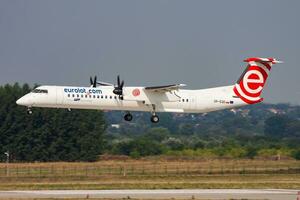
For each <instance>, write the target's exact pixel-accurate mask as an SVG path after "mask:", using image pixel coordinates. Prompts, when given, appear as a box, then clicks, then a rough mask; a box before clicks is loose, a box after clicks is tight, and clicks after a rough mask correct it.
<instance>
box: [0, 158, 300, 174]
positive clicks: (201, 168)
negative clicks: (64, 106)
mask: <svg viewBox="0 0 300 200" xmlns="http://www.w3.org/2000/svg"><path fill="white" fill-rule="evenodd" d="M295 173H300V165H299V163H296V164H291V165H287V164H278V165H276V164H272V165H261V164H257V165H255V164H251V165H247V164H232V165H230V164H222V163H219V164H218V165H216V164H214V163H210V164H207V163H205V164H202V163H183V164H179V163H175V164H174V163H154V164H153V163H152V164H151V163H150V164H149V163H148V164H143V163H138V164H136V163H132V164H130V163H121V164H120V163H118V164H101V162H99V163H95V164H93V163H88V164H86V163H84V164H83V163H78V164H68V163H64V164H51V163H44V164H8V165H4V164H3V165H0V177H2V178H3V177H37V178H39V177H40V178H42V177H97V176H200V175H222V174H295Z"/></svg>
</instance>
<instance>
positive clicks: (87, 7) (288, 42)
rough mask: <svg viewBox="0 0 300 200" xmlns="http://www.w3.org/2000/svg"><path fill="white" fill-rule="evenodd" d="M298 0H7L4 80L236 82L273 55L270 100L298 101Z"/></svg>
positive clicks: (2, 27) (2, 32) (2, 5)
mask: <svg viewBox="0 0 300 200" xmlns="http://www.w3.org/2000/svg"><path fill="white" fill-rule="evenodd" d="M299 10H300V1H299V0H294V1H293V0H289V1H284V0H280V1H279V0H278V1H276V0H259V1H241V0H235V1H233V0H231V1H229V0H226V1H222V0H207V1H200V0H198V1H191V0H182V1H176V0H172V1H167V0H164V1H156V0H151V1H150V0H149V1H143V0H136V1H128V0H126V1H125V0H119V1H115V0H107V1H91V0H89V1H84V0H82V1H75V0H57V1H54V0H51V1H40V0H36V1H33V0H27V1H23V0H19V1H16V0H0V84H5V83H14V82H16V81H17V82H20V83H30V84H33V83H39V84H51V85H82V86H88V85H89V76H90V75H98V77H99V78H101V80H102V81H106V82H115V81H116V80H115V79H116V76H117V75H118V74H120V75H121V77H122V78H123V79H125V85H141V86H149V85H160V84H170V83H186V84H187V85H188V87H187V88H191V89H196V88H207V87H215V86H221V85H230V84H233V83H234V82H235V81H236V80H237V79H238V77H239V76H240V74H241V73H242V71H243V70H244V67H245V63H243V62H242V60H243V59H244V58H246V57H253V56H260V57H276V58H278V59H280V60H283V61H284V62H285V63H284V64H281V65H275V66H274V67H273V71H272V73H271V76H270V77H269V80H268V84H267V87H266V88H265V90H264V94H263V96H264V98H265V101H266V102H272V103H278V102H285V103H287V102H290V103H293V104H299V103H300V85H299V82H300V81H299V76H300V66H299V64H298V63H299V60H298V59H300V11H299Z"/></svg>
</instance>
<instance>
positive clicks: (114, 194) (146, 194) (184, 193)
mask: <svg viewBox="0 0 300 200" xmlns="http://www.w3.org/2000/svg"><path fill="white" fill-rule="evenodd" d="M297 196H298V191H297V190H283V189H282V190H280V189H274V190H273V189H267V190H265V189H178V190H176V189H166V190H32V191H17V190H16V191H0V199H9V198H20V199H21V198H139V199H172V198H174V199H193V198H195V199H211V200H216V199H218V200H219V199H264V200H265V199H270V200H297ZM299 198H300V195H299Z"/></svg>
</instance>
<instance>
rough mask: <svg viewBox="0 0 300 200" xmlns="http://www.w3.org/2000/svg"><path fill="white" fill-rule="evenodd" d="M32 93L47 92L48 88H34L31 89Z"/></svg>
mask: <svg viewBox="0 0 300 200" xmlns="http://www.w3.org/2000/svg"><path fill="white" fill-rule="evenodd" d="M32 93H44V94H48V90H43V89H34V90H32Z"/></svg>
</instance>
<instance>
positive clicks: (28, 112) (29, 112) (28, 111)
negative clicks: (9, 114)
mask: <svg viewBox="0 0 300 200" xmlns="http://www.w3.org/2000/svg"><path fill="white" fill-rule="evenodd" d="M27 114H28V115H31V114H32V110H31V108H30V107H28V108H27Z"/></svg>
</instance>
